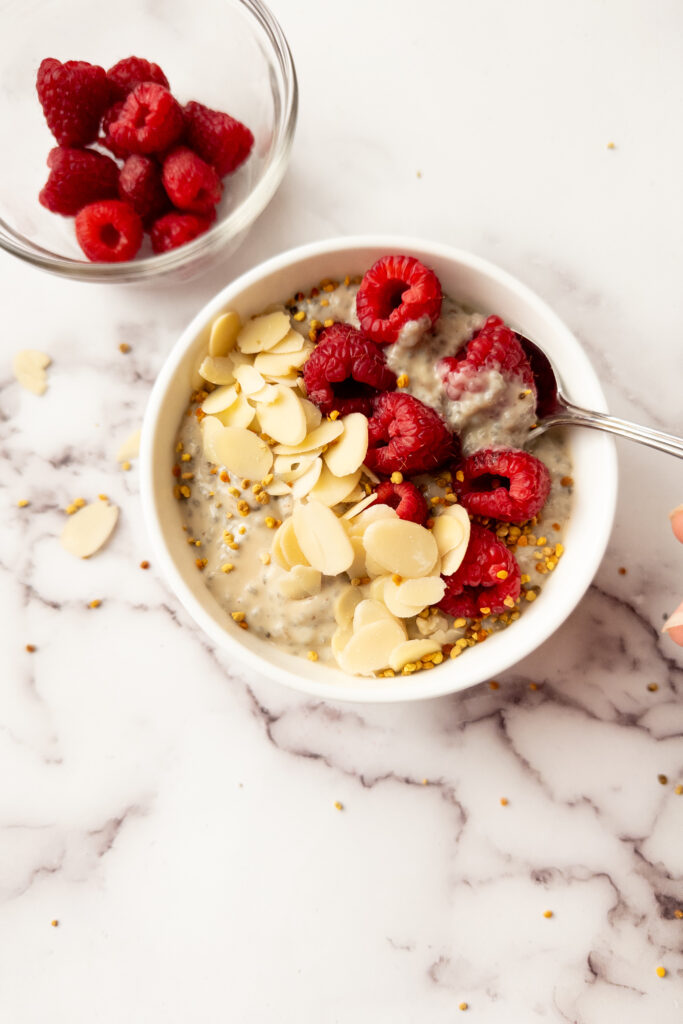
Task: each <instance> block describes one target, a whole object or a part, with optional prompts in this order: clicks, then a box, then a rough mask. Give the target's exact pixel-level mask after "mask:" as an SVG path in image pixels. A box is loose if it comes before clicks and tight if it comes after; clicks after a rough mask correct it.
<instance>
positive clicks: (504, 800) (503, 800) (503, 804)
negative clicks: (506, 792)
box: [500, 796, 510, 807]
mask: <svg viewBox="0 0 683 1024" xmlns="http://www.w3.org/2000/svg"><path fill="white" fill-rule="evenodd" d="M509 802H510V801H509V800H508V798H507V797H506V796H502V797H501V798H500V806H501V807H507V805H508V803H509Z"/></svg>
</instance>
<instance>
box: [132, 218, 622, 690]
mask: <svg viewBox="0 0 683 1024" xmlns="http://www.w3.org/2000/svg"><path fill="white" fill-rule="evenodd" d="M347 249H348V250H358V249H368V250H377V249H381V250H384V251H385V252H402V253H414V254H416V255H417V256H418V258H422V259H425V260H427V262H428V261H429V257H430V256H431V257H432V258H436V259H445V260H449V261H454V262H455V263H457V264H460V265H461V266H463V267H465V268H467V269H470V270H473V271H474V272H475V273H478V274H480V275H483V276H484V277H485V278H488V279H489V280H490V281H492V282H494V283H495V284H499V285H501V286H503V287H505V288H507V289H509V290H510V291H511V292H514V293H516V295H517V297H518V298H519V299H521V300H522V302H524V303H525V304H526V305H527V306H528V307H529V308H530V309H532V310H533V311H534V312H535V313H537V314H539V315H541V316H542V317H543V319H544V320H545V321H547V323H548V324H549V325H550V327H552V329H553V330H554V331H555V332H557V333H559V334H561V335H562V337H563V345H564V344H566V345H567V346H568V348H569V350H570V351H571V352H572V355H573V356H575V357H577V358H580V359H581V360H582V361H583V364H584V365H583V367H582V369H583V373H584V375H585V377H586V384H587V390H588V391H590V393H591V404H592V405H593V406H594V408H595V409H596V410H599V411H607V406H606V401H605V397H604V394H603V391H602V388H601V385H600V383H599V380H598V378H597V376H596V374H595V371H594V370H593V368H592V366H591V365H590V363H589V361H588V358H587V356H586V354H585V352H584V349H583V348H582V346H581V345H580V343H579V342H578V340H577V339H576V337H575V336H574V335H573V333H572V332H571V331H570V330H569V328H568V327H567V326H566V325H565V324H564V322H563V321H562V320H561V319H560V318H559V317H558V316H557V315H556V314H555V313H554V312H553V311H552V310H551V309H550V307H549V306H547V305H546V303H545V302H544V301H543V300H542V299H541V298H540V297H539V296H538V295H537V294H536V293H535V292H534V291H532V289H530V288H529V287H528V286H527V285H524V284H522V283H521V282H520V281H519V280H518V279H517V278H516V277H514V276H513V275H512V274H509V273H508V272H507V271H505V270H502V269H501V268H499V267H498V266H496V265H495V264H493V263H491V262H489V261H488V260H486V259H484V258H482V257H480V256H477V255H475V254H473V253H470V252H468V251H466V250H462V249H458V248H455V247H453V246H449V245H445V244H443V243H437V242H429V241H426V240H424V239H420V238H415V237H405V236H401V235H398V236H397V235H384V234H378V235H356V236H353V235H350V236H342V237H337V238H331V239H325V240H322V241H318V242H312V243H309V244H306V245H302V246H298V247H296V248H293V249H289V250H286V251H285V252H282V253H279V254H278V255H276V256H273V257H271V258H269V259H267V260H265V261H264V262H262V263H260V264H258V265H257V266H256V267H254V268H252V269H251V270H249V271H247V272H246V273H244V274H242V275H241V276H240V277H238V278H236V279H235V280H233V281H231V282H230V283H228V284H227V285H226V286H225V287H224V288H222V289H221V290H220V291H219V292H218V293H217V294H216V295H215V296H214V297H213V298H212V299H211V300H210V301H209V302H208V303H206V304H205V305H204V306H203V307H202V309H201V310H200V311H199V312H198V313H197V314H196V316H195V317H194V318H193V319H192V320H191V322H190V323H189V324H188V326H187V327H186V328H185V330H184V331H183V332H182V334H181V336H180V338H179V339H178V341H177V342H176V344H175V345H174V347H173V348H172V349H171V351H170V353H169V355H168V356H167V358H166V361H165V362H164V365H163V366H162V368H161V371H160V372H159V375H158V377H157V379H156V381H155V384H154V387H153V389H152V392H151V394H150V397H149V400H148V403H147V408H146V411H145V417H144V422H143V428H142V439H141V446H140V492H141V501H142V507H143V514H144V519H145V523H146V527H147V531H148V534H149V537H150V540H151V543H152V547H153V551H154V557H155V560H156V563H157V564H158V565H159V566H160V568H161V571H162V573H163V575H164V576H165V578H166V581H167V582H168V584H169V585H170V587H171V589H172V591H173V592H174V593H175V595H176V597H177V598H178V599H179V601H180V602H181V604H182V605H183V606H184V608H185V610H186V611H187V612H188V613H189V614H190V616H191V617H192V618H193V619H194V621H195V622H196V623H197V625H199V626H200V627H201V628H202V629H203V630H204V632H205V633H206V634H208V636H209V637H210V638H211V640H213V642H214V643H215V644H216V645H217V646H218V647H220V648H222V649H223V650H225V651H227V652H229V653H230V654H231V655H232V656H234V657H235V658H236V659H237V661H238V662H240V663H241V666H242V667H244V668H246V667H249V668H251V669H252V670H255V671H256V672H260V673H262V674H263V675H265V676H267V677H268V678H270V679H273V680H275V681H277V682H280V683H283V684H284V685H285V686H288V687H289V688H291V689H294V690H298V691H299V692H303V693H306V694H308V695H310V696H314V697H317V698H322V699H327V700H336V701H345V702H356V703H397V702H403V701H412V700H424V699H429V698H435V697H441V696H445V695H448V694H450V693H454V692H458V691H460V690H464V689H467V688H469V687H471V686H474V685H477V684H478V683H479V682H482V681H484V680H486V679H491V678H493V677H494V676H496V675H498V674H499V673H501V672H503V671H506V670H507V669H508V668H511V667H512V666H513V665H515V664H517V663H518V662H519V661H521V660H522V659H523V658H525V657H526V656H527V655H528V654H530V653H531V652H532V651H533V650H535V649H536V648H537V647H538V646H540V644H541V643H543V642H544V641H545V640H547V639H548V638H549V637H550V636H551V635H552V634H553V633H554V632H555V630H556V629H557V628H558V627H559V626H560V625H561V624H562V623H563V622H564V621H565V620H566V619H567V618H568V617H569V615H570V614H571V612H572V611H573V610H574V608H575V607H576V605H577V604H578V603H579V601H580V600H581V598H582V597H583V595H584V593H585V592H586V590H587V589H588V587H589V586H590V584H591V582H592V580H593V577H594V575H595V572H596V571H597V568H598V566H599V564H600V562H601V560H602V557H603V555H604V552H605V549H606V547H607V543H608V541H609V537H610V533H611V529H612V525H613V520H614V514H615V510H616V500H617V459H616V448H615V445H614V441H613V439H612V438H611V437H610V436H609V435H607V434H604V433H602V432H600V433H599V434H598V433H597V432H591V433H592V434H593V437H594V438H595V441H594V442H593V443H594V445H595V446H596V448H597V449H598V451H600V457H601V459H602V475H601V484H602V486H603V491H602V493H601V494H600V495H599V500H597V497H598V496H596V501H595V520H594V521H593V522H592V523H591V536H590V552H589V554H590V557H589V558H584V560H583V561H577V565H576V566H575V574H574V576H573V584H572V589H571V594H570V595H568V597H567V598H566V599H565V600H562V601H555V602H548V604H547V606H546V607H544V615H543V624H542V626H541V628H540V629H538V630H537V632H536V633H535V634H533V635H532V633H531V631H527V632H526V636H525V635H524V631H523V630H521V631H519V630H517V632H518V636H517V638H516V639H517V645H516V649H515V652H514V656H513V657H512V658H511V657H510V654H509V651H507V646H509V645H503V647H502V648H501V649H500V650H502V655H501V654H500V653H499V648H496V650H495V652H494V653H493V654H488V653H487V652H488V651H490V649H491V646H492V645H490V643H489V644H486V645H481V646H477V647H476V648H473V649H472V651H471V652H470V653H469V654H468V656H467V657H466V658H461V659H458V660H457V662H454V663H453V664H454V666H455V665H456V664H457V665H458V677H457V678H456V679H454V678H453V673H452V672H448V671H445V669H446V668H447V666H445V665H443V666H441V667H440V669H439V671H435V672H430V673H428V674H427V673H418V674H416V675H413V676H396V677H395V679H387V680H384V679H383V680H382V683H383V684H384V683H386V684H387V685H386V686H383V688H382V689H372V688H368V685H367V684H368V682H369V681H368V680H364V679H362V678H360V677H359V678H358V680H357V683H354V682H351V683H349V684H347V683H346V682H345V683H344V684H339V683H334V682H326V681H320V682H318V681H317V680H315V679H311V678H306V677H305V676H304V675H298V674H297V673H295V672H293V671H289V670H287V669H285V668H283V667H282V666H280V665H275V664H273V663H272V662H270V661H268V660H267V659H266V658H265V657H261V656H260V655H259V654H257V653H256V652H254V651H252V650H250V649H248V648H247V647H245V646H243V645H242V644H241V643H240V642H239V638H238V637H233V636H232V635H231V634H230V633H229V632H228V630H227V629H223V628H222V627H221V626H219V625H218V624H217V623H216V622H215V621H214V620H213V619H212V618H211V616H209V615H208V613H207V612H206V611H205V609H204V608H203V607H202V604H201V603H200V602H199V601H198V600H197V599H196V597H195V596H194V594H193V593H192V592H191V590H190V588H189V587H188V585H187V584H186V583H185V580H184V578H183V574H182V572H181V571H180V569H179V568H178V566H177V564H176V562H175V561H174V559H173V557H172V556H171V554H170V552H169V551H168V549H167V548H166V546H165V544H164V542H163V540H162V527H161V522H160V518H159V509H158V502H157V495H156V494H155V491H154V486H153V457H154V449H155V446H156V443H157V437H156V430H155V427H156V423H157V420H158V417H159V413H160V410H161V407H162V405H163V402H164V399H165V396H166V393H167V390H168V389H169V387H170V385H171V383H172V381H173V378H174V375H175V373H176V371H177V370H178V367H179V365H180V363H181V362H182V360H183V357H184V355H185V352H186V350H187V349H188V348H189V347H190V346H191V344H192V343H193V341H194V339H195V338H196V336H197V334H198V332H199V331H200V330H201V329H202V327H204V326H205V325H206V324H207V323H208V322H209V321H210V320H211V319H212V318H213V317H215V316H216V315H217V314H218V313H219V312H220V311H221V310H222V309H224V308H225V307H226V304H227V303H228V302H231V301H234V300H235V298H236V297H237V296H238V295H239V294H240V293H241V292H243V291H245V290H246V289H247V288H249V287H250V286H252V285H254V284H256V283H257V282H258V281H259V280H260V279H261V278H263V277H266V276H268V275H270V274H272V273H274V272H276V271H279V270H283V269H285V268H288V267H291V266H292V265H294V264H296V263H299V262H303V261H305V260H308V259H310V258H311V257H317V256H320V257H325V256H331V255H332V254H339V253H340V252H343V251H344V250H347ZM501 315H503V316H505V311H504V310H501ZM565 557H566V555H565ZM207 593H208V590H207ZM541 604H544V603H543V602H539V605H541ZM539 605H534V608H535V609H537V608H538V607H539ZM522 622H523V620H520V625H521V623H522ZM499 635H505V636H508V635H510V634H509V633H508V630H504V631H503V632H502V634H499ZM491 639H493V637H492V638H491ZM475 652H476V653H475ZM477 654H478V655H479V658H477V657H476V655H477ZM485 654H486V655H487V656H486V657H485V658H484V657H482V656H483V655H485ZM296 660H297V662H298V661H302V662H303V665H304V666H307V668H308V669H309V670H312V669H316V670H323V674H324V671H331V670H330V669H329V668H327V667H326V666H325V665H323V664H317V665H315V666H314V665H312V664H310V663H307V662H305V660H304V659H296ZM482 661H485V663H486V670H485V671H484V672H482V670H481V668H480V669H479V670H478V671H477V668H476V666H477V663H478V662H479V663H481V662H482ZM468 662H469V666H468ZM352 678H353V679H354V680H355V678H356V677H352Z"/></svg>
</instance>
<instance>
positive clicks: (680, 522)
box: [669, 505, 683, 544]
mask: <svg viewBox="0 0 683 1024" xmlns="http://www.w3.org/2000/svg"><path fill="white" fill-rule="evenodd" d="M669 519H670V520H671V529H672V530H673V532H674V536H675V538H676V540H679V541H680V542H681V544H683V505H678V506H677V507H676V508H675V509H673V510H672V511H671V512H669Z"/></svg>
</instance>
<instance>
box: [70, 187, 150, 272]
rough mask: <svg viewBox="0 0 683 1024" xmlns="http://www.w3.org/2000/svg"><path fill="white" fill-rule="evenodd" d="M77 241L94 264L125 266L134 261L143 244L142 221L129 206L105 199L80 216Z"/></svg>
mask: <svg viewBox="0 0 683 1024" xmlns="http://www.w3.org/2000/svg"><path fill="white" fill-rule="evenodd" d="M76 238H77V239H78V244H79V245H80V247H81V249H82V250H83V252H84V253H85V255H86V256H87V257H88V259H89V260H92V262H93V263H123V262H124V261H125V260H132V259H133V257H134V256H135V254H136V253H137V251H138V249H139V248H140V245H141V244H142V221H141V220H140V218H139V217H138V215H137V213H136V212H135V210H134V209H133V207H132V206H129V205H128V203H124V202H122V201H121V200H120V199H105V200H103V202H101V203H91V204H90V205H89V206H84V207H83V209H82V210H81V211H80V212H79V213H78V215H77V217H76Z"/></svg>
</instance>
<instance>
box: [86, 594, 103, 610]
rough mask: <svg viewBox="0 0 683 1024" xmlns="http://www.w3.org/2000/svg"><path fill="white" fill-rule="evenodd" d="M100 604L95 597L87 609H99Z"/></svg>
mask: <svg viewBox="0 0 683 1024" xmlns="http://www.w3.org/2000/svg"><path fill="white" fill-rule="evenodd" d="M101 604H102V602H101V601H100V600H99V598H97V597H96V598H95V600H94V601H91V602H90V604H89V605H88V608H99V607H100V605H101Z"/></svg>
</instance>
